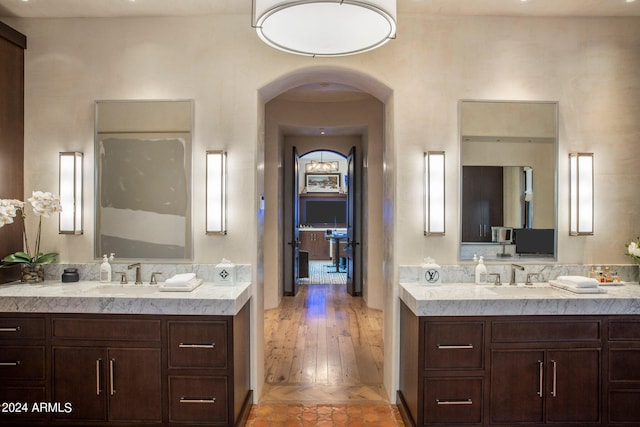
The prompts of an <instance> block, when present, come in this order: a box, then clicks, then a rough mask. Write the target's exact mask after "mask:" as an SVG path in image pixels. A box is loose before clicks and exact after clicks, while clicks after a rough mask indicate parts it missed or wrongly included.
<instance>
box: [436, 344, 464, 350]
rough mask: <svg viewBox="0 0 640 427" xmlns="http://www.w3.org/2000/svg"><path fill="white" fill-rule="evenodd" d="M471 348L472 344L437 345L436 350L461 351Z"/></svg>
mask: <svg viewBox="0 0 640 427" xmlns="http://www.w3.org/2000/svg"><path fill="white" fill-rule="evenodd" d="M471 348H473V344H438V350H463V349H471Z"/></svg>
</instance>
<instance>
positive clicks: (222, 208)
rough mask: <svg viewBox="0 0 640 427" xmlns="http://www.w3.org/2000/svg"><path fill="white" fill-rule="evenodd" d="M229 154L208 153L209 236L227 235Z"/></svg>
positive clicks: (207, 228)
mask: <svg viewBox="0 0 640 427" xmlns="http://www.w3.org/2000/svg"><path fill="white" fill-rule="evenodd" d="M226 169H227V153H225V152H224V151H207V200H206V205H207V212H206V221H207V227H206V232H207V234H227V224H226V198H227V195H226V174H227V171H226Z"/></svg>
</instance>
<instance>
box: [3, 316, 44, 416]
mask: <svg viewBox="0 0 640 427" xmlns="http://www.w3.org/2000/svg"><path fill="white" fill-rule="evenodd" d="M46 331H47V329H46V319H45V317H44V316H33V315H26V316H13V315H8V316H0V425H11V424H13V423H16V422H19V421H25V420H26V421H29V420H34V419H37V418H40V417H41V414H38V413H34V412H33V411H32V407H33V404H36V403H39V402H44V401H46V399H47V397H48V393H47V388H48V387H47V378H48V370H47V363H46V359H47V354H48V352H47V351H48V350H47V346H46Z"/></svg>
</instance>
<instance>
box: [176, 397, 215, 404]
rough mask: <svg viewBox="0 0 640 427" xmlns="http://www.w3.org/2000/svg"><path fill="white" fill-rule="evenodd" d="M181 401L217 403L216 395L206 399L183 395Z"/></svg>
mask: <svg viewBox="0 0 640 427" xmlns="http://www.w3.org/2000/svg"><path fill="white" fill-rule="evenodd" d="M180 403H216V398H215V397H209V398H204V399H198V398H189V397H181V398H180Z"/></svg>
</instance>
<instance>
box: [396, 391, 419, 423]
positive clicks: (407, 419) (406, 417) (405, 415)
mask: <svg viewBox="0 0 640 427" xmlns="http://www.w3.org/2000/svg"><path fill="white" fill-rule="evenodd" d="M396 396H397V399H396V400H397V402H396V405H398V411H399V412H400V416H401V417H402V421H403V422H404V425H405V426H411V427H416V422H415V421H414V419H413V417H412V416H411V413H410V412H409V408H408V407H407V403H406V402H405V400H404V396H403V395H402V392H401V391H400V390H398V391H397V392H396Z"/></svg>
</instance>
